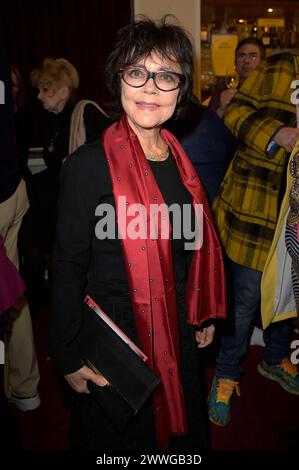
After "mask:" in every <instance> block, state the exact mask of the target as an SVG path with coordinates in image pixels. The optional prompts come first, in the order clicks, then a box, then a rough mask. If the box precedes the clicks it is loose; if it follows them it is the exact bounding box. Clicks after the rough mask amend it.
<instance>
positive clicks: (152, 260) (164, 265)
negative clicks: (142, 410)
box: [103, 115, 226, 449]
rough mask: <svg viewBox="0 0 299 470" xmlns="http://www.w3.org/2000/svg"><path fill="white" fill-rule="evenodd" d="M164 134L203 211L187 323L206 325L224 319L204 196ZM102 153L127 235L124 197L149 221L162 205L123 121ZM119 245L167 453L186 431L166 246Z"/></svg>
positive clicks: (157, 241) (108, 135)
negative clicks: (156, 383) (153, 377)
mask: <svg viewBox="0 0 299 470" xmlns="http://www.w3.org/2000/svg"><path fill="white" fill-rule="evenodd" d="M161 136H162V137H163V139H164V140H165V141H166V143H167V145H168V146H169V148H170V151H171V154H172V155H173V157H174V159H175V161H176V164H177V167H178V170H179V173H180V176H181V179H182V182H183V184H184V185H185V187H186V188H187V190H188V191H189V193H190V194H191V196H192V198H193V204H203V206H204V209H203V245H202V248H201V249H199V250H196V251H195V252H194V256H193V258H192V263H191V267H190V270H189V274H188V281H187V288H186V310H187V322H188V323H190V324H192V325H200V324H201V323H202V322H203V321H205V320H207V319H210V318H219V317H221V318H223V317H225V315H226V295H225V278H224V267H223V261H222V255H221V248H220V245H219V242H218V239H217V236H216V232H215V229H214V226H213V222H212V218H211V215H210V211H209V208H208V204H207V200H206V196H205V193H204V190H203V188H202V185H201V183H200V181H199V178H198V176H197V174H196V171H195V169H194V167H193V166H192V164H191V162H190V160H189V159H188V157H187V155H186V154H185V152H184V150H183V149H182V147H181V145H180V144H179V143H178V141H177V140H176V139H175V137H173V135H172V134H170V132H168V131H166V130H162V131H161ZM103 147H104V152H105V156H106V158H107V162H108V165H109V169H110V174H111V179H112V185H113V193H114V197H115V201H116V207H117V223H118V227H119V230H120V231H121V232H122V233H123V234H124V233H126V230H127V227H128V225H129V224H130V225H131V226H132V223H133V222H132V220H133V219H134V217H136V214H134V217H129V216H128V217H127V220H125V219H124V218H123V215H122V212H123V211H120V210H118V205H117V201H118V197H119V196H123V197H125V198H126V199H125V200H126V205H127V207H128V208H129V207H130V205H131V204H142V205H143V206H144V207H145V209H146V214H147V219H146V220H147V222H149V214H150V205H152V204H159V205H160V204H165V202H164V200H163V197H162V195H161V193H160V190H159V187H158V186H157V183H156V180H155V178H154V176H153V174H152V171H151V168H150V165H149V163H148V161H147V159H146V157H145V155H144V153H143V150H142V148H141V145H140V143H139V140H138V138H137V136H136V134H135V133H134V132H133V130H132V129H131V128H130V126H129V124H128V122H127V119H126V116H125V115H123V116H122V118H121V120H120V121H119V122H118V123H115V124H113V125H112V126H111V127H109V128H108V129H107V130H106V131H105V132H104V134H103ZM170 158H171V157H170ZM135 220H136V219H135ZM135 225H136V224H135ZM148 225H149V224H148ZM137 227H138V226H137ZM158 233H159V232H158ZM121 244H122V252H123V256H124V262H125V266H126V270H127V275H128V282H129V288H130V296H131V301H132V307H133V312H134V317H135V323H136V328H137V335H138V339H139V341H140V345H141V349H142V350H143V351H144V352H145V354H146V355H147V356H148V358H149V365H150V366H151V367H152V368H153V370H154V371H155V373H156V374H157V375H158V377H160V380H161V386H160V387H158V389H157V390H156V392H155V393H154V406H155V418H156V428H157V440H158V445H159V447H160V448H161V449H165V448H167V446H168V443H169V439H170V437H171V435H175V434H186V433H188V423H187V417H186V410H185V402H184V396H183V392H182V386H181V381H180V357H179V337H178V334H179V333H178V320H177V306H176V298H175V283H174V274H173V263H172V251H171V240H169V239H162V238H161V237H159V236H158V237H157V238H155V237H152V238H150V236H148V237H147V238H146V239H142V238H136V239H131V238H130V237H126V238H124V239H123V240H122V241H121Z"/></svg>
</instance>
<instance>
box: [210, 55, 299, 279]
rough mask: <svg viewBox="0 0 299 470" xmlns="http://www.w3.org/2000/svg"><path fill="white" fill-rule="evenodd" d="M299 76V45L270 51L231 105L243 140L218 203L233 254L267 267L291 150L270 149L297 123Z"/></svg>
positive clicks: (230, 116) (231, 120)
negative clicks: (294, 48)
mask: <svg viewBox="0 0 299 470" xmlns="http://www.w3.org/2000/svg"><path fill="white" fill-rule="evenodd" d="M295 79H299V50H297V51H296V52H292V53H291V52H286V53H281V54H277V55H274V56H272V57H269V58H268V59H267V61H266V62H265V63H264V64H262V65H260V66H259V67H258V68H257V69H256V70H254V71H253V72H251V74H250V75H249V77H248V78H247V79H246V80H245V82H244V83H243V85H242V86H241V88H240V89H239V91H238V93H237V94H236V96H235V99H234V100H233V101H232V103H231V104H230V106H229V107H228V109H227V112H226V115H225V123H226V125H227V126H228V128H229V129H230V130H231V132H232V133H233V134H234V135H235V137H237V139H238V141H239V145H238V149H237V151H236V153H235V155H234V158H233V160H232V162H231V164H230V166H229V168H228V170H227V173H226V175H225V177H224V179H223V182H222V185H221V189H220V194H219V197H218V198H217V199H216V200H215V202H214V205H213V209H214V212H215V218H216V223H217V226H218V230H219V234H220V238H221V240H222V244H223V246H224V249H225V251H226V253H227V255H228V257H229V258H230V259H232V260H233V261H235V262H236V263H239V264H241V265H243V266H248V267H250V268H252V269H257V270H259V271H262V270H263V268H264V265H265V262H266V259H267V255H268V252H269V250H270V246H271V242H272V239H273V236H274V231H275V226H276V222H277V217H278V212H279V197H280V196H279V195H280V193H281V192H282V193H283V192H284V180H285V169H286V165H287V161H288V158H289V154H287V153H286V152H285V151H284V150H283V149H282V148H279V149H278V151H276V152H275V153H274V154H273V155H269V154H268V153H267V147H268V144H269V143H270V142H271V140H272V139H271V138H272V137H273V135H274V134H275V132H276V131H278V130H279V129H280V128H281V127H283V126H288V127H296V107H295V105H294V104H292V103H291V94H292V92H294V90H293V89H292V88H291V82H292V81H293V80H295Z"/></svg>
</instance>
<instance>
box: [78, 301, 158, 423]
mask: <svg viewBox="0 0 299 470" xmlns="http://www.w3.org/2000/svg"><path fill="white" fill-rule="evenodd" d="M85 302H86V304H87V305H88V306H89V307H90V308H88V311H85V312H84V320H83V326H82V330H81V332H80V338H79V348H80V351H81V356H82V359H83V361H84V363H85V364H86V365H87V366H88V367H90V368H91V369H92V370H93V371H94V372H95V373H100V374H102V375H103V376H104V377H105V378H106V379H107V380H108V382H109V385H106V386H105V387H100V386H98V385H96V384H94V383H93V382H88V388H89V390H90V392H91V394H92V395H93V397H94V398H95V399H96V400H97V401H98V403H99V405H100V406H101V407H102V408H103V410H104V411H105V413H106V414H107V415H108V417H109V418H110V420H111V421H112V423H113V425H114V426H115V427H116V428H117V429H118V430H119V431H122V430H124V429H125V427H126V426H127V424H128V423H129V421H130V419H131V418H132V417H133V416H134V415H135V414H137V413H138V410H139V409H140V408H141V407H142V405H143V404H144V403H145V401H146V400H147V398H148V397H149V396H150V394H151V393H152V392H153V390H154V389H155V388H156V387H157V385H158V384H159V383H160V380H159V379H158V377H156V376H155V374H154V373H153V371H152V370H151V369H150V368H149V367H148V366H147V364H146V363H145V361H146V359H147V357H146V356H145V355H144V353H143V352H142V351H141V350H140V349H139V348H138V347H137V346H136V345H135V344H134V343H133V342H132V341H131V340H130V339H129V338H128V337H127V336H126V335H125V334H124V333H123V332H122V331H121V330H120V329H119V328H118V326H117V325H116V324H115V323H113V321H112V320H111V319H110V318H109V317H108V316H107V315H106V314H105V313H104V312H103V311H102V310H101V308H100V307H99V306H98V305H97V304H96V303H95V302H94V301H93V300H92V299H91V298H90V297H89V296H87V297H86V298H85Z"/></svg>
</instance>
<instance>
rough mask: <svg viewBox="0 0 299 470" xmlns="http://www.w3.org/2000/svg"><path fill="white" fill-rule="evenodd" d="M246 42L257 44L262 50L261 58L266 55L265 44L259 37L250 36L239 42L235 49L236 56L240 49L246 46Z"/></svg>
mask: <svg viewBox="0 0 299 470" xmlns="http://www.w3.org/2000/svg"><path fill="white" fill-rule="evenodd" d="M246 44H253V45H254V46H257V47H258V48H259V50H260V54H261V58H262V59H264V58H265V56H266V49H265V46H264V44H263V43H262V41H261V40H260V39H259V38H255V37H249V38H245V39H242V41H240V42H238V44H237V47H236V50H235V56H237V53H238V50H239V49H240V48H241V47H242V46H245V45H246Z"/></svg>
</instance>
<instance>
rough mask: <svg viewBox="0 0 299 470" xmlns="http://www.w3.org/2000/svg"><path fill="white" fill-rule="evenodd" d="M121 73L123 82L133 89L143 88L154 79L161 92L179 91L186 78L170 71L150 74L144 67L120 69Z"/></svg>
mask: <svg viewBox="0 0 299 470" xmlns="http://www.w3.org/2000/svg"><path fill="white" fill-rule="evenodd" d="M119 73H120V74H121V77H122V79H123V81H124V82H125V83H126V84H127V85H129V86H131V87H133V88H141V87H142V86H144V85H145V84H146V82H147V81H148V80H149V79H150V78H152V79H153V80H154V83H155V85H156V87H157V88H158V89H159V90H161V91H174V90H177V89H178V88H179V87H180V86H181V83H182V82H183V80H184V78H185V77H184V75H182V74H181V73H177V72H169V71H168V70H161V71H160V72H149V71H148V70H147V69H146V68H144V67H134V66H130V67H126V68H124V69H120V70H119Z"/></svg>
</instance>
